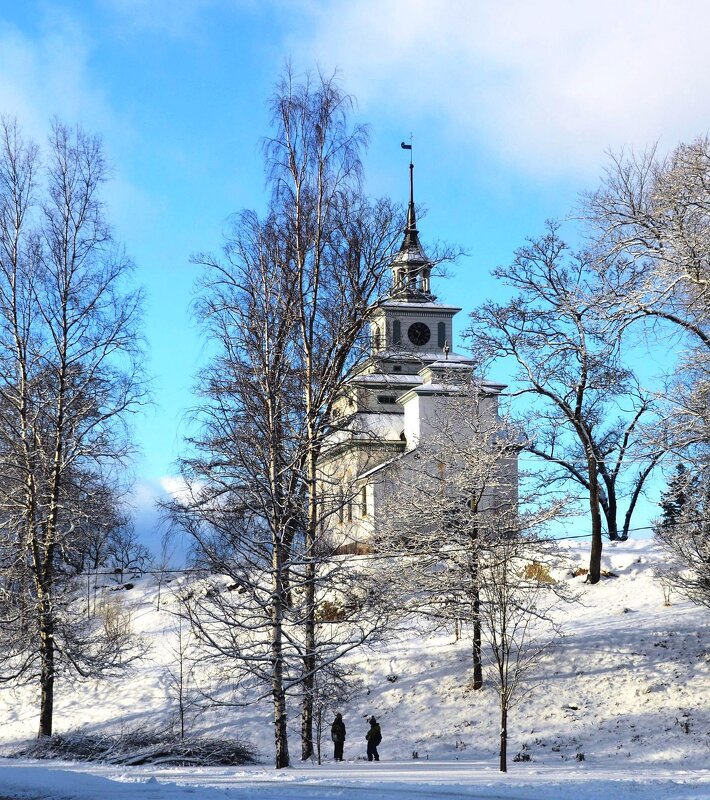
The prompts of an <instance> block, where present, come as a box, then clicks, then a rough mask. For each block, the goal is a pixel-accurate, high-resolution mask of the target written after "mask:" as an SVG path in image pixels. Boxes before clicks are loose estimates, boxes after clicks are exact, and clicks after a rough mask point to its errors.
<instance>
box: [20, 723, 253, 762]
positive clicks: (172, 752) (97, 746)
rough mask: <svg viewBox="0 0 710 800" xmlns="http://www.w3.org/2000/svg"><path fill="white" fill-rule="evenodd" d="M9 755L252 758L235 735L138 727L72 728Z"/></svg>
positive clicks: (119, 758) (108, 759)
mask: <svg viewBox="0 0 710 800" xmlns="http://www.w3.org/2000/svg"><path fill="white" fill-rule="evenodd" d="M11 758H40V759H54V758H61V759H69V760H74V761H97V762H100V763H103V764H121V765H125V766H139V765H141V764H154V763H160V764H161V765H170V764H172V765H176V766H185V765H187V764H189V765H193V766H214V767H221V766H226V767H229V766H240V765H242V764H253V763H255V762H256V753H255V751H254V749H253V747H252V746H251V745H250V744H248V743H246V742H242V741H239V740H237V739H235V740H231V739H211V738H207V737H192V738H189V739H188V738H186V739H180V738H178V737H176V736H172V735H169V734H166V733H163V732H156V731H149V730H145V729H142V728H139V729H136V730H134V731H129V732H127V733H124V734H121V735H109V734H86V733H80V732H73V733H67V734H56V735H54V736H46V737H43V738H42V739H38V740H37V741H35V742H33V743H32V744H30V745H28V746H27V747H25V748H23V749H22V750H18V751H17V752H15V753H11Z"/></svg>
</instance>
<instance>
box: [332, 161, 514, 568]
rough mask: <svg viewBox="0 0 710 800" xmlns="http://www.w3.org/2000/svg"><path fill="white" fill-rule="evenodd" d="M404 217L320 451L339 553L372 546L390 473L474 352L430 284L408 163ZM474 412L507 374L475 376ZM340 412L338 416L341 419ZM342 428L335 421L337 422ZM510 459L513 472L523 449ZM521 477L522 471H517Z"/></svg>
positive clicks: (482, 410) (485, 411)
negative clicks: (467, 351)
mask: <svg viewBox="0 0 710 800" xmlns="http://www.w3.org/2000/svg"><path fill="white" fill-rule="evenodd" d="M409 169H410V194H409V209H408V214H407V226H406V228H405V231H404V240H403V242H402V246H401V247H400V249H399V252H398V253H397V255H396V256H395V258H394V259H393V261H392V265H391V269H392V290H391V293H390V296H389V297H388V298H386V299H385V300H384V301H383V302H382V303H381V304H380V305H379V307H378V308H377V310H376V312H375V313H374V314H373V317H372V319H371V322H370V334H371V337H370V342H371V349H370V354H369V357H368V358H367V359H366V360H365V362H364V364H363V365H362V366H361V368H360V370H359V371H358V372H357V374H356V375H355V376H354V377H353V378H352V379H351V380H350V381H349V383H348V387H347V391H346V392H345V393H344V395H343V396H342V397H341V398H340V400H339V402H338V403H337V405H336V407H335V409H334V416H335V417H337V418H338V419H342V420H344V421H346V423H345V424H344V425H343V426H342V428H341V429H337V431H336V432H334V433H333V435H332V436H331V439H330V441H329V443H328V446H327V447H326V448H325V449H324V452H323V455H322V457H321V460H320V470H321V474H322V476H323V482H324V483H323V485H324V486H327V487H329V488H328V490H327V491H328V493H329V494H330V496H331V497H332V498H333V501H332V503H331V505H332V508H333V509H334V510H333V513H332V514H331V515H330V517H329V519H328V524H327V529H328V534H329V537H330V539H331V541H332V542H333V544H335V546H336V547H337V548H338V551H339V552H341V553H367V552H369V551H370V549H371V545H370V543H371V542H372V540H373V537H374V536H375V535H376V532H377V530H378V526H379V525H382V523H383V514H385V513H391V510H390V511H386V509H387V508H389V509H391V506H392V504H391V503H386V502H385V499H386V498H385V495H386V493H388V492H392V491H394V489H393V484H392V481H391V480H389V479H388V478H389V473H390V472H391V471H392V469H393V467H394V465H396V464H397V462H398V461H399V460H400V459H402V458H409V457H411V456H412V454H413V453H415V452H416V450H417V448H419V447H421V445H422V444H423V443H424V442H426V441H427V435H428V433H429V432H430V431H431V430H432V424H433V422H434V421H436V420H437V418H438V417H439V415H440V414H441V413H442V412H443V409H444V408H445V407H446V405H447V404H446V398H447V397H450V396H451V395H452V394H454V393H456V392H457V391H460V387H461V385H462V383H465V382H466V381H470V378H471V374H472V372H473V361H472V359H471V358H470V357H468V356H466V355H462V354H459V353H456V352H454V351H453V350H452V349H451V342H452V341H453V338H454V330H453V325H454V317H455V316H456V315H457V314H458V313H459V312H460V311H461V309H460V308H458V307H456V306H451V305H446V304H444V303H439V302H437V299H436V297H435V296H434V295H433V294H432V291H431V272H432V268H433V263H432V262H431V261H430V260H429V259H428V258H427V255H426V253H425V251H424V248H423V247H422V245H421V242H420V240H419V231H418V229H417V223H416V213H415V206H414V180H413V169H414V168H413V165H412V164H410V167H409ZM477 387H478V397H477V405H478V408H477V413H478V414H479V415H486V416H487V417H489V418H491V419H497V417H498V399H499V395H500V392H501V391H502V390H503V389H504V388H505V386H504V385H503V384H498V383H492V382H489V381H482V382H478V383H477ZM336 421H337V420H336ZM336 428H337V426H336ZM513 461H514V462H515V463H512V462H511V463H510V464H509V465H508V470H509V472H512V473H513V474H514V475H515V476H517V459H513ZM516 482H517V478H516Z"/></svg>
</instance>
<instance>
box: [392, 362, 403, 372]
mask: <svg viewBox="0 0 710 800" xmlns="http://www.w3.org/2000/svg"><path fill="white" fill-rule="evenodd" d="M401 371H402V365H401V364H395V365H394V366H393V367H392V372H401Z"/></svg>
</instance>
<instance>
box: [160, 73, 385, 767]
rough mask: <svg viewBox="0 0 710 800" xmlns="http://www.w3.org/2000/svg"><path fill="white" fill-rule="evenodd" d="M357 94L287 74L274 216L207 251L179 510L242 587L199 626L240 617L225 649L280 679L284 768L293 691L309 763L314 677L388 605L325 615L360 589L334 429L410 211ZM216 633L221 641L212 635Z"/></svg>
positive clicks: (276, 119) (250, 218) (244, 224)
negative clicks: (349, 550)
mask: <svg viewBox="0 0 710 800" xmlns="http://www.w3.org/2000/svg"><path fill="white" fill-rule="evenodd" d="M351 105H352V103H351V100H350V98H348V97H347V96H346V95H344V94H343V93H342V91H341V89H340V87H339V86H338V84H337V82H336V81H335V80H334V79H333V78H326V77H324V76H322V75H319V76H318V77H317V78H312V77H307V78H306V79H305V80H304V81H303V82H301V83H298V82H296V81H295V80H294V78H293V76H292V74H291V73H290V71H287V72H286V73H285V75H284V78H283V79H282V81H281V82H280V83H279V84H278V86H277V88H276V92H275V95H274V98H273V99H272V103H271V109H272V116H273V123H274V135H273V136H272V137H271V138H269V139H267V140H266V142H265V160H266V168H267V176H268V181H269V187H270V189H271V197H270V203H269V208H268V212H267V214H266V216H265V218H264V219H263V220H261V219H259V218H258V217H257V215H256V214H254V213H252V212H243V213H242V214H240V215H237V216H236V217H235V218H234V225H233V228H232V231H231V232H230V234H229V237H228V240H227V242H226V245H225V249H224V257H223V258H221V259H217V258H213V257H211V256H207V255H201V256H198V258H197V261H198V262H199V263H201V264H202V265H203V266H204V268H205V273H204V275H205V277H204V282H203V287H202V294H201V299H200V301H199V303H198V314H199V316H200V318H201V320H202V321H203V323H204V325H205V327H206V329H207V330H208V333H209V334H210V335H211V337H212V341H213V342H214V344H215V345H216V347H217V350H218V355H217V356H216V357H215V359H214V360H213V362H212V364H211V365H210V366H209V367H208V368H207V369H206V370H205V372H204V373H203V376H202V384H203V390H204V397H205V405H204V406H203V407H202V408H201V409H200V419H201V422H202V426H203V427H202V434H201V435H199V436H197V437H195V438H194V439H193V441H192V442H191V444H192V447H193V448H194V451H195V452H196V453H197V455H196V456H194V457H191V458H189V459H186V460H185V461H184V462H183V465H182V469H183V474H184V476H185V479H186V483H187V485H188V487H189V488H188V492H187V494H186V497H185V498H183V500H182V501H179V502H177V503H176V504H174V505H173V507H172V513H173V517H174V519H176V520H177V521H178V522H179V524H180V525H181V526H182V527H183V528H184V529H185V530H187V531H188V532H189V533H190V534H191V536H192V538H193V540H194V541H195V542H196V544H197V547H198V551H199V555H200V556H201V557H203V558H204V559H205V562H206V563H207V564H209V565H210V567H211V568H213V569H217V570H218V571H221V572H223V574H225V575H229V576H230V577H232V578H233V579H234V582H235V585H236V586H238V587H240V588H241V592H242V593H241V594H240V593H239V589H237V590H236V591H235V592H234V593H232V594H231V597H230V601H229V603H228V604H227V603H226V600H225V601H224V602H223V601H222V600H219V601H218V602H217V605H219V608H217V607H214V608H213V609H212V610H211V611H210V610H209V609H207V608H206V607H205V603H203V604H202V605H203V608H202V612H203V619H202V621H200V620H198V619H196V618H195V623H196V624H197V625H198V626H202V627H205V625H206V624H208V623H205V621H204V620H205V619H207V620H210V619H212V620H215V621H216V619H217V618H218V617H219V618H220V619H222V620H223V621H224V622H229V623H230V624H231V620H232V619H234V618H236V619H239V620H240V625H242V628H241V629H240V630H234V631H233V634H232V637H231V639H230V641H229V642H228V643H227V644H225V645H224V646H223V645H221V644H220V645H219V647H217V648H216V650H215V653H217V651H220V652H219V656H220V657H221V658H225V657H226V658H231V659H232V662H233V665H234V669H235V670H236V672H237V673H239V676H240V678H239V680H240V681H241V685H242V686H246V685H249V686H251V687H252V688H253V687H254V686H255V685H264V682H269V683H270V685H271V692H272V699H273V704H274V723H275V743H276V765H277V767H284V766H287V765H288V763H289V755H288V745H287V729H286V693H287V691H290V690H293V689H294V688H295V687H298V688H299V690H300V693H301V697H302V714H301V716H302V734H301V740H302V751H301V755H302V758H308V757H310V756H311V755H312V754H313V694H314V693H313V689H314V680H315V675H316V672H317V671H318V669H320V668H322V666H324V665H326V666H327V665H328V664H329V663H330V662H332V660H333V659H335V658H336V657H337V656H338V654H342V653H344V652H347V650H348V649H350V648H351V647H353V646H355V645H357V644H358V643H360V642H362V641H364V640H366V639H367V638H368V637H369V636H371V635H372V634H373V632H374V631H375V630H376V627H377V626H376V621H377V618H378V615H377V614H373V615H372V616H371V618H370V620H369V621H368V622H367V624H363V623H361V622H359V621H358V619H364V613H363V609H362V602H361V601H360V600H358V601H356V602H354V603H351V605H350V606H349V608H350V609H351V611H350V618H349V619H347V620H343V621H342V622H343V624H342V625H341V626H340V627H339V628H334V627H331V628H328V629H327V628H326V626H319V624H318V619H317V611H318V605H319V602H321V601H322V599H323V598H324V596H326V595H327V594H328V593H329V592H330V591H332V590H333V587H336V586H337V587H339V588H338V591H341V592H343V593H345V594H347V593H349V591H350V590H349V589H348V588H347V586H348V583H353V581H354V577H352V576H351V577H349V576H348V575H347V572H346V570H345V567H344V565H340V566H339V567H338V566H337V565H336V564H335V562H333V559H332V555H333V550H332V547H331V546H330V545H329V544H328V543H327V542H326V541H325V539H324V537H323V535H322V532H323V529H324V525H323V522H324V517H325V516H326V514H328V513H332V511H331V510H326V509H330V504H328V503H326V502H324V498H323V497H322V488H321V487H320V486H319V477H320V476H319V474H318V458H319V455H320V452H321V449H322V447H323V445H324V442H325V441H326V438H327V436H328V435H329V434H331V433H332V430H333V426H334V424H336V423H334V421H333V418H332V415H331V411H332V407H333V404H334V403H335V401H336V399H337V398H338V397H339V395H340V393H341V392H342V390H343V387H344V386H345V384H346V382H347V380H348V377H349V375H350V374H351V373H352V370H353V369H354V368H355V367H356V365H357V363H358V361H359V360H360V359H361V358H362V357H363V355H364V347H363V345H364V341H365V336H364V327H365V325H366V322H367V320H368V319H369V314H370V312H371V311H372V309H373V308H374V307H375V306H376V303H377V301H378V298H379V296H380V293H381V292H382V290H383V286H384V284H383V280H384V276H385V274H386V269H387V266H388V263H389V258H390V256H391V253H392V250H393V247H394V244H395V239H396V236H397V234H398V230H397V227H396V220H397V216H398V214H397V210H396V209H395V208H393V207H392V206H391V204H389V203H387V202H385V201H378V202H374V203H373V202H371V201H369V200H368V199H367V198H366V197H365V195H364V193H363V191H362V188H361V165H360V160H359V156H360V152H361V150H362V148H363V146H364V144H365V141H366V132H365V130H364V128H362V127H360V126H355V127H352V128H351V127H350V125H349V122H348V113H349V111H350V110H351ZM337 424H346V421H344V420H342V421H340V422H339V423H337ZM352 590H353V591H354V592H357V590H356V589H355V586H354V583H353V589H352ZM222 595H223V593H222ZM365 597H367V593H365ZM225 598H226V596H225ZM213 605H214V604H213ZM247 609H249V611H248V613H247ZM356 612H358V613H359V614H360V617H359V618H358V613H356ZM204 615H206V616H204ZM345 623H348V624H345ZM215 624H216V622H215ZM319 631H320V636H321V638H320V639H319ZM198 635H200V634H198ZM267 640H268V641H269V642H270V644H269V647H268V648H267V647H266V646H265V642H266V641H267ZM202 641H203V643H204V644H209V645H210V646H212V647H215V645H216V637H213V636H212V637H210V636H209V635H207V634H205V635H202ZM246 642H248V643H246ZM294 659H295V661H296V662H297V664H298V668H296V667H295V666H294Z"/></svg>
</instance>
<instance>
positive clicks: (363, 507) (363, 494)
mask: <svg viewBox="0 0 710 800" xmlns="http://www.w3.org/2000/svg"><path fill="white" fill-rule="evenodd" d="M360 516H361V517H362V518H363V519H365V517H366V516H367V486H363V487H362V489H360Z"/></svg>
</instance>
